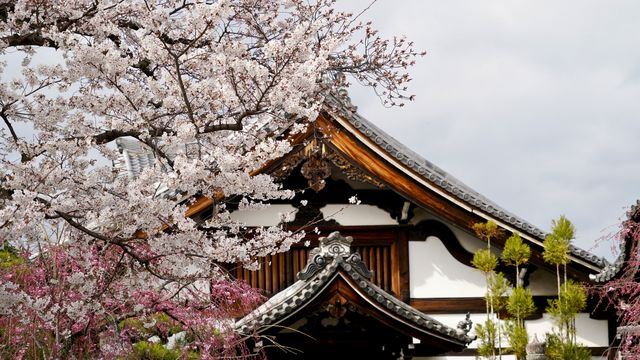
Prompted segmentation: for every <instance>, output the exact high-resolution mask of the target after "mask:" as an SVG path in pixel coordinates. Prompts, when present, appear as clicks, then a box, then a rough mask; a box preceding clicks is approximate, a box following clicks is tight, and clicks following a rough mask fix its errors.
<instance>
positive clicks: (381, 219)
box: [320, 204, 398, 226]
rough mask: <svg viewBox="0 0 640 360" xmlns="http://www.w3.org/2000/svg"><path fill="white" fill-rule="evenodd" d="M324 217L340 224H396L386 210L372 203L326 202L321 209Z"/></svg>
mask: <svg viewBox="0 0 640 360" xmlns="http://www.w3.org/2000/svg"><path fill="white" fill-rule="evenodd" d="M320 210H321V211H322V215H324V218H325V219H330V218H331V219H334V220H336V221H337V222H338V223H340V225H347V226H349V225H397V224H398V222H397V221H396V220H394V219H393V218H391V215H389V213H388V212H386V211H384V210H382V209H380V208H379V207H376V206H373V205H365V204H360V205H344V204H327V205H326V206H324V207H323V208H322V209H320Z"/></svg>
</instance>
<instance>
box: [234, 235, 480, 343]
mask: <svg viewBox="0 0 640 360" xmlns="http://www.w3.org/2000/svg"><path fill="white" fill-rule="evenodd" d="M351 241H352V238H351V237H346V238H345V237H342V236H341V235H340V233H338V232H334V233H332V234H331V235H329V236H328V237H323V238H320V247H318V248H315V249H313V250H311V252H310V254H309V260H308V262H307V265H306V267H305V269H304V270H303V271H301V272H300V273H298V279H299V280H298V281H296V282H295V283H294V284H293V285H291V286H290V287H288V288H287V289H285V290H283V291H281V292H279V293H278V294H276V295H274V296H273V297H272V298H271V299H269V300H268V301H267V302H265V303H264V304H262V305H261V306H259V307H258V308H257V309H255V310H254V311H252V312H251V313H249V314H248V315H247V316H245V317H244V318H242V319H240V320H238V321H237V322H236V324H235V327H236V329H238V330H239V331H240V332H241V333H250V332H252V331H258V332H260V331H261V329H262V330H266V329H268V328H269V327H270V326H272V325H276V324H278V323H279V322H280V321H282V320H285V319H287V318H288V317H289V316H291V315H292V314H294V313H295V312H296V310H297V309H299V308H301V307H302V306H304V305H305V304H307V303H308V302H309V301H310V300H312V299H314V298H315V297H316V295H318V294H319V293H320V292H321V291H322V290H323V289H324V287H325V286H327V285H328V284H330V283H331V282H332V280H333V279H335V278H336V277H337V276H343V275H341V274H346V276H348V277H350V279H351V280H353V281H352V282H351V283H354V284H356V286H357V288H358V289H357V290H360V291H361V292H364V293H366V294H367V295H368V297H369V298H370V299H373V300H374V301H376V302H377V303H378V304H379V305H380V306H381V307H383V308H386V309H388V311H391V312H393V313H394V314H395V315H396V316H399V317H401V318H402V319H403V320H404V321H407V322H409V323H411V324H413V326H416V327H418V328H420V329H422V330H423V331H425V332H427V333H430V334H433V335H435V336H439V337H444V338H446V339H449V340H450V341H453V342H456V343H459V344H468V343H470V342H471V341H473V340H474V339H473V338H472V337H470V336H468V335H467V334H466V332H464V331H463V330H461V329H454V328H450V327H448V326H446V325H443V324H442V323H440V322H438V321H437V320H434V319H433V318H431V317H429V316H427V315H425V314H423V313H422V312H420V311H418V310H416V309H414V308H412V307H411V306H409V305H407V304H405V303H404V302H402V301H400V300H398V299H396V298H395V297H393V296H392V295H390V294H388V293H387V292H386V291H384V290H382V289H380V288H379V287H378V286H376V285H375V284H373V283H372V282H371V281H370V280H369V279H370V277H371V272H370V271H369V270H368V269H367V267H366V265H365V264H364V263H363V262H362V260H361V259H360V256H359V255H358V253H355V252H354V253H351V250H350V243H351ZM339 270H342V271H341V272H339Z"/></svg>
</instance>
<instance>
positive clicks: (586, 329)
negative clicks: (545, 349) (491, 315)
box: [427, 313, 609, 359]
mask: <svg viewBox="0 0 640 360" xmlns="http://www.w3.org/2000/svg"><path fill="white" fill-rule="evenodd" d="M427 315H429V316H431V317H432V318H434V319H436V320H438V321H440V322H441V323H443V324H445V325H447V326H449V327H453V328H455V327H456V326H457V325H458V322H459V321H461V320H464V317H465V315H464V314H427ZM486 318H487V316H486V314H471V321H473V326H474V327H475V325H476V324H479V323H483V322H484V321H485V320H486ZM525 324H526V327H527V332H528V333H529V338H530V339H533V337H534V336H536V337H537V338H538V340H540V341H544V339H545V334H546V333H550V332H553V321H552V319H551V318H550V317H549V315H547V314H543V316H542V318H541V319H536V320H527V321H526V322H525ZM576 328H577V340H578V343H580V344H582V345H584V346H588V347H601V346H604V347H606V346H608V345H609V339H608V332H607V329H608V328H607V321H606V320H594V319H591V318H589V314H587V313H581V314H578V316H577V317H576ZM470 334H471V335H473V334H474V333H473V330H472V331H471V333H470ZM502 345H503V347H508V346H509V344H508V342H507V340H506V339H504V341H503V343H502ZM477 347H478V341H477V340H476V341H474V342H472V343H471V344H469V348H470V349H475V348H477ZM456 358H459V357H456ZM430 359H433V358H430Z"/></svg>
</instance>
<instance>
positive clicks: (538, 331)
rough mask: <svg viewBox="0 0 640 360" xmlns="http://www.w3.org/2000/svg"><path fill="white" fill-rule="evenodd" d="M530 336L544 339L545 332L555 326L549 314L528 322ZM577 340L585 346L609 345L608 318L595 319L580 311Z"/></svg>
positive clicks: (577, 323)
mask: <svg viewBox="0 0 640 360" xmlns="http://www.w3.org/2000/svg"><path fill="white" fill-rule="evenodd" d="M526 324H527V331H528V332H529V335H530V336H533V335H534V334H535V335H537V336H538V339H539V340H543V339H544V337H545V336H544V334H545V333H547V332H550V331H551V329H552V328H553V322H552V320H551V318H550V317H549V315H547V314H543V316H542V319H537V320H529V321H527V322H526ZM576 329H577V340H578V342H579V343H581V344H582V345H585V346H591V347H595V346H608V345H609V338H608V332H607V329H608V325H607V320H595V319H591V318H589V314H587V313H580V314H578V316H577V317H576Z"/></svg>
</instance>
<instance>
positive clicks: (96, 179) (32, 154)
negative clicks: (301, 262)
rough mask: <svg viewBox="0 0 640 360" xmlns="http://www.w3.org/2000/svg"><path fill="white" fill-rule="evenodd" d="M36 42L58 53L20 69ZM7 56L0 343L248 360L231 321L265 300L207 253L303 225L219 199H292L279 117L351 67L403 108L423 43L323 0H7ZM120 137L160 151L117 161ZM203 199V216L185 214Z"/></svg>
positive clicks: (231, 257) (3, 41)
mask: <svg viewBox="0 0 640 360" xmlns="http://www.w3.org/2000/svg"><path fill="white" fill-rule="evenodd" d="M43 49H49V51H47V52H46V54H50V53H53V54H55V55H56V56H57V57H58V58H59V59H60V61H54V62H51V63H49V64H47V65H31V63H32V61H33V59H34V58H36V59H37V58H38V57H42V56H43V55H42V54H43V53H45V52H44V50H43ZM0 52H1V54H2V55H1V56H9V55H13V54H16V53H19V54H21V56H23V61H22V66H21V74H19V75H20V76H18V77H15V75H16V74H8V73H7V71H6V70H5V67H6V63H3V64H1V65H0V69H3V75H2V76H3V78H2V83H1V84H0V118H2V125H1V127H0V129H1V130H0V163H1V166H0V246H1V247H2V253H1V255H2V257H1V258H0V260H1V263H0V276H1V279H2V280H1V283H0V328H1V329H0V338H1V341H0V344H2V345H0V354H1V356H2V357H3V358H8V357H15V358H42V357H45V358H48V357H55V358H68V357H106V358H113V357H116V356H125V355H127V354H132V353H135V352H136V351H139V352H142V353H145V354H147V355H148V353H149V352H154V351H165V350H166V351H169V350H171V349H168V347H174V349H173V350H171V351H174V352H175V354H174V355H176V354H177V355H176V356H183V357H188V356H198V357H202V358H208V357H220V356H241V355H247V354H248V353H247V352H246V351H247V349H243V348H242V346H241V344H243V343H244V342H243V339H242V338H241V337H240V336H239V335H237V334H234V333H233V331H232V329H231V322H230V320H229V319H230V318H231V317H232V316H235V315H238V314H241V313H242V312H243V311H245V310H246V309H249V308H251V307H253V306H255V305H256V304H257V303H258V302H259V301H260V295H259V294H257V293H255V291H253V290H251V289H249V288H248V287H247V286H246V285H244V284H238V283H235V282H233V281H232V280H231V279H229V277H228V276H227V275H226V274H225V273H224V271H222V270H221V268H220V267H219V266H218V264H221V263H224V262H240V263H244V264H247V265H250V264H251V262H252V260H253V259H255V258H256V257H258V256H263V255H265V254H269V253H273V252H279V251H286V250H287V249H288V248H289V246H290V245H291V244H292V243H293V242H295V241H298V240H299V239H300V238H301V237H302V236H303V234H301V233H291V232H288V231H286V230H285V229H283V228H282V227H280V226H274V227H267V228H247V227H245V226H244V225H243V224H241V223H238V222H235V221H233V220H232V218H231V217H230V210H229V208H228V204H229V202H230V201H233V202H234V203H235V205H234V206H236V207H239V208H241V209H251V208H256V207H263V206H265V202H267V201H268V200H270V199H282V198H290V197H291V196H293V193H292V192H291V191H289V190H285V189H282V188H281V186H280V185H279V184H277V183H274V181H273V180H272V178H271V177H270V176H268V175H266V174H260V173H259V171H258V170H259V169H260V167H261V166H262V165H264V164H265V163H267V162H268V161H269V160H271V159H273V158H276V157H278V156H280V155H282V154H284V153H286V152H287V151H288V150H289V148H290V145H289V143H288V142H287V141H286V138H285V137H283V136H281V134H282V131H283V130H284V129H288V131H290V132H294V133H295V132H299V131H304V130H305V128H306V127H307V126H309V124H310V123H312V122H313V121H314V119H315V118H316V115H317V114H318V112H319V111H320V110H321V109H322V107H323V106H324V105H323V103H324V98H325V97H326V96H327V95H328V94H330V93H331V92H332V91H335V90H336V89H337V88H339V87H345V86H347V85H348V83H347V82H348V79H354V80H355V81H357V82H360V83H362V84H364V85H367V86H371V87H372V88H373V89H374V91H375V92H376V94H377V95H378V96H380V98H381V99H382V101H383V102H384V103H385V104H386V105H389V106H395V105H402V103H403V102H404V101H405V100H409V99H410V97H409V96H408V95H407V93H406V83H407V82H408V81H409V80H410V78H409V77H408V75H407V73H406V69H407V67H409V66H410V65H411V64H412V63H413V60H414V58H415V57H416V56H418V55H420V54H418V53H417V52H416V51H415V50H414V49H413V46H412V44H411V43H410V42H407V41H405V40H404V39H402V38H394V39H392V40H385V39H382V38H381V37H379V36H378V34H377V32H376V31H375V30H373V29H372V28H371V27H370V26H369V24H362V23H360V22H359V21H358V19H357V17H354V16H352V15H350V14H346V13H342V12H339V11H337V10H336V9H334V1H332V0H315V1H306V0H305V1H303V0H287V1H285V0H283V1H278V0H207V1H200V0H150V1H145V0H131V1H128V0H127V1H123V0H104V1H102V0H64V1H63V0H0ZM345 74H347V75H350V77H345V76H344V75H345ZM122 137H129V138H133V139H136V140H137V141H139V142H140V143H141V144H142V146H144V147H145V148H146V149H147V150H148V151H150V152H151V153H152V154H153V156H154V158H155V161H156V165H155V166H151V167H148V168H145V169H144V170H143V171H142V172H141V174H140V175H139V176H138V177H136V178H129V177H127V176H122V174H120V173H118V172H114V170H113V168H112V166H111V165H110V164H108V162H105V161H101V160H100V159H106V160H110V161H114V160H116V159H117V158H118V157H119V153H118V151H117V150H116V147H115V146H114V145H113V144H114V142H115V141H116V139H119V138H122ZM186 145H189V146H186ZM186 149H191V150H190V151H186ZM202 197H205V198H208V199H209V200H210V201H211V205H210V208H211V215H210V216H209V217H208V218H207V219H206V220H204V221H195V220H194V219H192V218H190V217H186V216H184V215H185V212H186V211H187V210H188V208H189V206H191V205H192V202H193V201H194V199H198V198H200V199H201V198H202ZM179 333H180V334H182V336H183V339H182V340H181V341H180V343H181V344H182V345H175V344H174V345H173V346H164V347H163V348H162V349H158V348H157V347H154V346H155V345H153V344H151V343H148V342H145V341H142V342H141V340H145V339H147V338H146V337H147V336H149V335H150V334H154V336H157V337H158V338H159V339H160V342H161V344H166V343H168V342H170V340H169V338H171V337H172V336H173V337H175V335H176V334H179ZM163 349H164V350H163Z"/></svg>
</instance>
